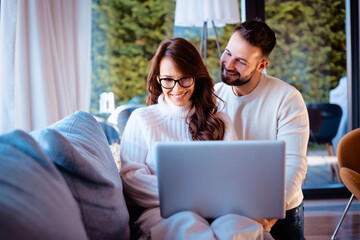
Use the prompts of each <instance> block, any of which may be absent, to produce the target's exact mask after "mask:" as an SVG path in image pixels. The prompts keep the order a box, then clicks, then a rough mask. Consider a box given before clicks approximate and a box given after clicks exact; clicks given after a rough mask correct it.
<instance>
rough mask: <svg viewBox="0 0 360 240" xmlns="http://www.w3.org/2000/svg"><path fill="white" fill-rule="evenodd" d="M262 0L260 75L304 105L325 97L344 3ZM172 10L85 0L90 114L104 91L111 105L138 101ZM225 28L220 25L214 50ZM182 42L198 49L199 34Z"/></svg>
mask: <svg viewBox="0 0 360 240" xmlns="http://www.w3.org/2000/svg"><path fill="white" fill-rule="evenodd" d="M265 4H266V22H267V23H268V24H269V25H270V27H271V28H272V29H273V30H274V31H275V33H276V36H277V46H276V48H275V49H274V51H273V52H272V54H271V55H270V57H269V62H270V65H269V66H268V68H267V71H268V74H270V75H273V76H275V77H278V78H280V79H282V80H284V81H286V82H288V83H290V84H292V85H294V86H295V87H297V88H298V89H299V90H300V91H301V92H302V94H303V96H304V99H305V100H306V102H314V101H328V98H329V90H330V89H332V88H334V87H336V86H337V84H338V81H339V79H340V77H342V76H344V75H345V74H346V52H345V22H344V21H345V3H344V0H333V1H327V0H321V1H320V0H307V1H306V0H303V1H295V0H292V1H291V0H287V1H283V0H266V1H265ZM174 13H175V0H147V1H146V0H114V1H105V0H97V1H96V0H93V10H92V19H93V20H92V97H91V101H92V102H91V111H92V112H97V109H98V102H99V95H100V93H101V92H104V91H112V92H114V94H115V96H116V99H115V101H116V103H115V105H116V106H117V105H119V104H122V103H126V102H127V101H129V100H131V99H132V98H133V97H135V96H137V95H138V96H143V97H140V101H142V103H144V101H145V96H146V76H147V73H148V70H149V69H148V66H149V61H150V59H151V57H152V56H153V54H154V53H155V51H156V48H157V47H158V45H159V43H160V42H161V41H162V40H164V39H167V38H171V37H173V27H174ZM233 27H234V25H227V26H226V27H224V28H222V29H220V33H221V37H220V38H219V41H220V46H221V50H222V51H223V50H224V48H225V47H226V44H227V41H228V39H229V38H230V35H231V32H232V29H233ZM200 32H201V30H200ZM190 41H191V42H192V43H193V44H194V46H196V47H197V48H198V49H199V48H200V34H197V36H195V37H193V38H191V39H190ZM207 44H208V47H207V66H208V68H209V71H210V74H211V76H212V77H213V78H214V80H215V81H219V78H220V64H219V54H218V50H217V46H216V42H215V37H214V36H212V37H209V40H208V43H207Z"/></svg>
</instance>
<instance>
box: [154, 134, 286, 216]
mask: <svg viewBox="0 0 360 240" xmlns="http://www.w3.org/2000/svg"><path fill="white" fill-rule="evenodd" d="M155 158H156V164H157V165H156V168H157V176H158V188H159V200H160V212H161V216H162V217H163V218H167V217H169V216H171V215H173V214H175V213H177V212H180V211H193V212H195V213H197V214H199V215H200V216H202V217H204V218H209V219H213V218H217V217H219V216H223V215H225V214H230V213H234V214H239V215H243V216H247V217H251V218H278V219H281V218H284V217H285V143H284V142H283V141H262V140H261V141H258V140H256V141H193V142H158V143H156V145H155Z"/></svg>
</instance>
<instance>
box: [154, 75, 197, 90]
mask: <svg viewBox="0 0 360 240" xmlns="http://www.w3.org/2000/svg"><path fill="white" fill-rule="evenodd" d="M186 78H190V79H192V83H191V84H190V85H189V86H183V85H182V84H181V80H183V79H186ZM162 81H173V83H174V85H173V86H172V87H171V88H169V87H165V86H164V85H162V84H161V82H162ZM194 82H195V78H193V77H182V78H179V79H177V80H176V79H173V78H159V83H160V85H161V87H163V88H165V89H173V88H174V87H175V85H176V83H178V84H179V85H180V86H181V87H183V88H189V87H191V86H192V85H194Z"/></svg>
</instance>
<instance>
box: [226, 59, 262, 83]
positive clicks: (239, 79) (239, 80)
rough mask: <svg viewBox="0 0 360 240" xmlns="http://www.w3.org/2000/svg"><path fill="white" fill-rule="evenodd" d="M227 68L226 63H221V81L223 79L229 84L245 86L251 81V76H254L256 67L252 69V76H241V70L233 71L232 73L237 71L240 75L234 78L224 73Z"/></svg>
mask: <svg viewBox="0 0 360 240" xmlns="http://www.w3.org/2000/svg"><path fill="white" fill-rule="evenodd" d="M224 71H226V70H225V64H224V63H223V64H221V81H223V83H225V84H227V85H229V86H243V85H245V84H247V83H248V82H250V80H251V78H252V77H253V76H254V74H255V72H256V69H255V70H254V71H252V72H251V73H250V76H247V77H246V78H245V77H241V74H240V73H239V72H236V71H232V73H236V74H238V77H237V78H235V79H233V78H231V77H227V76H226V75H225V73H224Z"/></svg>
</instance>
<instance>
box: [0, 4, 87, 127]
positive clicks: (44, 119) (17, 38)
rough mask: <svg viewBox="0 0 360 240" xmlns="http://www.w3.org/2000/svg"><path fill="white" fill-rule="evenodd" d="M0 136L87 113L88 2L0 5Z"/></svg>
mask: <svg viewBox="0 0 360 240" xmlns="http://www.w3.org/2000/svg"><path fill="white" fill-rule="evenodd" d="M1 4H2V5H1V22H0V134H1V133H5V132H8V131H11V130H13V129H22V130H25V131H32V130H34V129H38V128H44V127H47V126H49V125H50V124H52V123H54V122H56V121H58V120H60V119H62V118H63V117H65V116H67V115H69V114H71V113H73V112H75V111H77V110H83V111H89V108H90V94H91V52H90V49H91V0H61V1H57V0H56V1H54V0H36V1H32V0H3V1H1Z"/></svg>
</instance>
